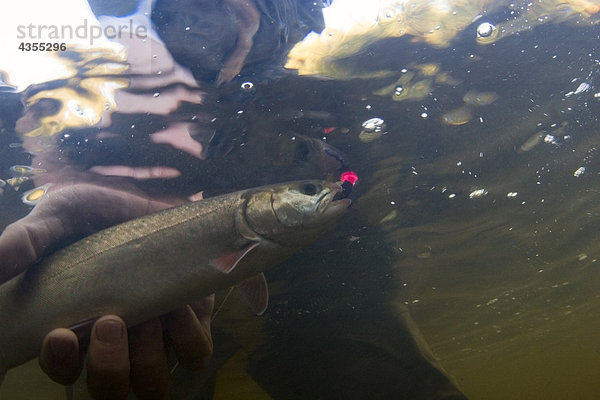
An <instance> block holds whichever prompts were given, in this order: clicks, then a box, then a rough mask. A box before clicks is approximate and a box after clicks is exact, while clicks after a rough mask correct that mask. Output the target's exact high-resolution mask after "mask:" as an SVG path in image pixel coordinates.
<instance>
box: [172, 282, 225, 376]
mask: <svg viewBox="0 0 600 400" xmlns="http://www.w3.org/2000/svg"><path fill="white" fill-rule="evenodd" d="M234 288H235V287H234V286H231V287H230V288H229V291H228V292H227V294H226V295H225V298H224V299H223V301H221V304H219V307H217V310H216V311H215V312H214V313H213V315H212V317H211V318H210V323H211V324H212V323H213V321H214V320H215V318H217V314H219V311H221V309H222V308H223V306H224V305H225V302H226V301H227V299H228V298H229V296H230V295H231V293H232V292H233V289H234ZM178 366H179V361H176V362H175V365H173V368H171V372H170V374H171V375H173V373H174V372H175V370H176V369H177V367H178Z"/></svg>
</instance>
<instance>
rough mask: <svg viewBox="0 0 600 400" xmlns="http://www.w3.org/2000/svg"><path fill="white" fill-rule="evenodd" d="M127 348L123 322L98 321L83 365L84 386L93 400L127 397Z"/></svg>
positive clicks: (115, 319)
mask: <svg viewBox="0 0 600 400" xmlns="http://www.w3.org/2000/svg"><path fill="white" fill-rule="evenodd" d="M129 370H130V368H129V348H128V344H127V331H126V328H125V323H124V322H123V320H122V319H121V318H119V317H117V316H114V315H107V316H104V317H101V318H100V319H99V320H98V321H97V322H96V323H95V324H94V327H93V328H92V335H91V337H90V347H89V350H88V362H87V386H88V391H89V392H90V395H91V396H92V397H93V398H94V399H96V400H104V399H106V400H120V399H126V398H127V394H128V393H129Z"/></svg>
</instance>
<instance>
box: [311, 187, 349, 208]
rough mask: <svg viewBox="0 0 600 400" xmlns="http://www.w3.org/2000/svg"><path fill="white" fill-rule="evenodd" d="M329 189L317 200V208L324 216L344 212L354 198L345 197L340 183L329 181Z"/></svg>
mask: <svg viewBox="0 0 600 400" xmlns="http://www.w3.org/2000/svg"><path fill="white" fill-rule="evenodd" d="M327 188H328V189H329V190H327V191H326V192H325V193H324V194H323V195H322V196H321V197H320V198H319V199H318V200H317V210H318V211H319V212H320V213H321V214H322V215H324V216H338V215H341V214H343V213H344V212H345V211H346V209H348V207H350V205H351V204H352V200H350V199H349V198H346V197H344V195H343V193H342V192H343V188H342V186H341V185H340V184H338V183H329V184H328V185H327Z"/></svg>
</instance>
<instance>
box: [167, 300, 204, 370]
mask: <svg viewBox="0 0 600 400" xmlns="http://www.w3.org/2000/svg"><path fill="white" fill-rule="evenodd" d="M213 303H214V297H212V296H210V297H208V298H206V299H205V300H203V301H201V302H200V303H197V304H194V308H195V309H197V310H198V315H197V314H196V312H195V311H194V308H192V306H190V305H186V306H185V307H183V308H180V309H178V310H175V311H173V312H171V313H170V314H168V316H167V318H166V320H165V326H166V328H167V333H168V335H169V338H170V341H171V345H172V346H173V349H174V350H175V354H176V355H177V359H178V361H179V363H180V364H181V366H182V367H184V368H186V369H189V370H200V369H202V368H204V367H205V365H206V362H207V361H208V359H209V357H210V356H211V355H212V351H213V342H212V337H211V334H210V312H211V311H212V305H213Z"/></svg>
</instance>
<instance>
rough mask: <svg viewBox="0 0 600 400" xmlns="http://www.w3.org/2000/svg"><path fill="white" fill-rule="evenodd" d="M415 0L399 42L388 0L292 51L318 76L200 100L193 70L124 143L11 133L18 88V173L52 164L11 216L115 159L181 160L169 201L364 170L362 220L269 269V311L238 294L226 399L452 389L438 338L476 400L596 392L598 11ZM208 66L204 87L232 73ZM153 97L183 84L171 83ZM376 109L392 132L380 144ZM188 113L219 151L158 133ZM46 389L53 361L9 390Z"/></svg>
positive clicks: (264, 74) (122, 128)
mask: <svg viewBox="0 0 600 400" xmlns="http://www.w3.org/2000/svg"><path fill="white" fill-rule="evenodd" d="M334 3H335V2H334ZM340 4H341V3H340ZM415 4H417V5H416V6H415V7H413V8H410V10H412V11H410V12H409V11H406V10H405V11H403V12H402V13H401V14H398V15H401V16H403V18H405V17H406V18H405V19H403V20H402V21H400V22H401V23H402V24H403V25H402V27H403V28H404V31H405V33H404V34H403V35H400V34H399V33H398V32H399V31H398V30H395V31H393V32H391V31H390V30H388V29H387V28H385V27H386V26H387V27H389V26H391V25H389V24H388V25H386V18H387V17H386V15H388V14H389V15H393V16H396V14H395V13H396V12H398V10H397V9H396V8H394V7H396V6H395V5H394V7H392V6H390V4H387V3H386V4H383V2H382V5H381V8H380V10H381V13H380V16H381V18H380V19H379V20H378V21H379V22H378V24H377V23H375V22H374V20H373V19H371V17H369V14H368V13H366V12H365V13H364V15H365V21H363V22H362V23H361V24H359V26H360V29H359V30H358V31H359V32H360V35H355V36H352V35H347V36H345V37H343V38H341V39H340V36H339V35H338V34H337V33H335V32H334V34H333V35H332V36H328V37H332V38H333V39H331V40H332V43H333V44H331V45H330V47H328V52H327V53H326V54H330V55H331V54H333V55H336V54H339V59H336V58H335V57H333V58H330V59H327V60H326V61H323V62H316V61H318V59H317V60H314V61H315V62H311V63H309V62H304V63H300V64H298V63H297V64H296V65H295V66H294V65H290V64H289V63H290V60H288V67H290V68H291V67H294V68H298V70H299V71H300V72H301V73H316V74H318V75H320V77H318V78H311V77H309V76H304V75H302V76H296V75H295V74H282V73H281V72H280V69H278V68H276V67H274V65H277V64H281V63H282V61H281V60H279V59H276V58H277V57H274V58H271V59H270V60H268V61H266V60H265V59H264V58H263V59H262V61H261V62H258V61H257V63H255V64H252V63H250V64H249V65H248V66H247V67H246V69H245V70H243V71H242V76H240V77H239V78H237V79H236V80H234V81H233V82H232V83H231V84H228V85H224V86H223V87H221V88H220V89H216V88H215V87H214V86H213V85H211V84H210V83H207V82H200V84H199V85H198V86H199V89H200V90H201V91H202V95H201V97H202V105H199V104H198V102H197V101H196V100H194V99H195V98H194V97H193V96H192V95H189V93H191V94H194V93H195V90H196V89H197V88H194V87H193V84H191V83H189V81H186V82H188V83H186V85H187V86H185V85H184V87H185V89H186V90H188V91H189V93H188V94H186V95H184V96H183V97H186V96H187V97H186V98H187V99H188V102H187V103H182V104H180V107H179V108H177V109H176V110H175V109H174V108H173V109H170V112H169V113H162V114H161V113H160V112H159V111H153V112H152V113H150V115H145V114H143V113H141V112H138V111H135V110H134V111H130V112H123V113H121V114H114V118H113V119H112V121H110V124H109V125H103V129H104V131H109V132H111V133H113V134H115V135H114V136H109V135H100V134H98V131H97V130H94V129H89V126H85V125H81V124H80V122H78V121H79V120H73V121H74V122H73V124H72V125H70V126H69V127H68V130H66V131H64V132H61V133H57V134H56V135H54V136H52V137H51V139H50V140H48V139H46V137H48V136H47V135H41V136H39V139H31V138H29V139H26V140H25V143H24V145H25V149H23V148H20V147H18V146H10V144H11V143H17V142H21V141H22V135H19V134H17V133H15V132H14V130H15V128H13V126H14V123H15V120H16V119H17V118H18V117H19V115H20V113H21V112H22V111H21V110H20V109H19V106H18V98H17V97H14V96H13V97H5V98H4V100H3V101H4V102H6V104H7V108H6V110H7V111H5V112H3V114H2V121H3V124H4V125H3V126H4V131H3V133H4V137H2V138H0V140H1V142H0V143H1V145H2V148H1V151H2V159H1V160H0V163H1V166H2V171H1V174H0V179H3V180H5V181H6V180H7V179H9V178H11V175H10V169H9V168H10V167H11V166H13V165H23V164H25V165H28V164H32V166H34V167H37V168H44V169H46V170H48V172H46V173H40V174H37V175H36V176H35V177H36V179H35V183H34V182H31V181H30V182H26V183H24V184H23V185H22V186H20V187H19V189H18V190H16V188H13V187H12V186H10V187H5V188H4V189H5V190H4V194H3V195H2V197H0V200H1V201H2V210H3V211H2V216H1V220H2V223H3V225H5V224H7V223H8V222H10V220H13V219H15V218H17V217H18V216H21V215H23V214H25V213H26V212H27V211H28V209H29V208H28V207H27V206H25V205H24V204H23V203H22V201H21V199H20V196H21V195H22V194H23V193H25V192H26V191H27V190H29V189H32V188H33V187H37V186H41V185H43V184H45V183H48V182H51V183H52V182H54V183H56V180H57V179H61V180H64V179H71V180H72V181H74V182H82V181H83V182H87V181H89V180H93V181H94V182H99V183H102V182H105V181H104V180H103V178H99V177H98V176H96V175H90V173H89V171H87V169H88V168H90V167H92V166H98V165H102V166H110V165H129V166H135V167H140V166H146V165H151V166H158V165H160V166H167V167H169V168H173V169H175V170H177V171H179V172H180V175H178V176H177V177H175V178H173V179H149V180H148V179H144V180H139V181H135V182H136V185H135V186H136V187H137V188H139V189H141V190H142V191H144V192H145V193H147V194H149V195H152V196H155V197H161V198H165V197H167V196H174V197H179V198H181V197H185V196H189V195H191V194H193V193H196V192H198V191H200V190H204V191H205V193H206V195H213V194H217V193H222V192H227V191H232V190H234V189H239V188H245V187H251V186H256V185H260V184H264V183H270V182H277V181H283V180H289V179H300V178H308V177H311V178H313V177H318V178H327V179H331V180H335V179H337V178H338V176H339V173H340V172H341V171H342V170H343V169H346V168H350V169H352V170H354V171H356V172H357V173H358V175H359V182H358V184H357V185H356V186H355V188H354V190H353V193H352V195H351V197H352V198H353V199H355V202H354V204H353V206H352V208H351V210H350V211H351V212H350V214H349V215H348V216H347V217H346V218H345V219H344V220H343V221H342V223H340V224H339V225H338V226H337V227H336V228H335V229H334V230H333V231H332V232H330V233H328V234H326V235H325V236H324V237H323V238H322V239H321V240H319V241H318V242H317V243H315V244H314V245H312V246H310V247H309V248H307V249H305V250H303V251H301V252H300V253H298V254H297V255H295V256H294V257H293V258H292V259H291V260H289V261H288V262H286V263H284V264H283V265H282V266H280V267H278V268H277V269H275V270H273V271H271V272H270V273H269V274H268V275H267V279H268V281H269V286H270V289H271V299H270V301H271V303H270V306H269V309H268V311H267V313H266V315H265V316H263V317H261V318H257V317H252V316H251V315H249V314H250V313H249V312H248V311H247V310H246V309H245V308H244V305H243V304H242V303H241V301H240V299H237V298H232V299H229V300H227V302H226V303H225V306H224V307H223V309H222V311H220V312H219V314H218V315H217V317H216V318H215V321H214V324H213V326H214V328H215V348H216V349H219V348H222V349H227V350H230V351H224V353H225V355H223V357H222V359H221V360H220V364H219V366H220V367H221V368H220V369H219V372H218V374H217V376H216V383H215V388H216V389H215V390H216V391H215V395H214V398H216V399H225V398H239V397H240V396H241V395H240V392H242V393H243V396H245V398H256V399H269V398H273V399H280V398H281V399H296V398H326V399H332V398H368V397H370V398H387V397H390V393H393V394H395V395H396V396H397V397H399V398H413V399H415V398H427V396H429V395H430V392H429V391H431V390H433V391H434V392H437V398H441V394H440V393H441V392H442V391H443V389H442V388H446V387H447V386H445V385H448V381H447V380H445V378H443V376H441V375H438V374H437V373H436V371H437V370H434V369H433V368H432V367H431V365H432V364H431V363H429V362H428V361H427V354H428V353H427V350H426V348H425V347H424V344H423V343H422V342H420V341H421V340H423V339H424V340H426V342H427V345H428V346H429V348H430V349H431V352H432V353H433V355H434V356H435V357H436V358H437V360H439V363H440V365H441V366H442V367H443V369H444V370H445V371H446V373H447V374H448V376H452V377H454V379H455V382H456V383H457V384H458V386H459V387H460V389H461V390H462V392H463V393H464V394H465V395H466V396H467V397H468V398H470V399H564V398H580V399H593V398H595V396H596V388H595V386H596V385H595V383H596V380H597V379H596V377H597V376H598V374H599V372H600V365H599V364H598V362H597V357H596V354H597V352H598V351H599V350H600V349H599V344H598V341H597V340H595V336H594V333H595V332H596V330H597V328H598V326H599V325H600V319H599V318H598V317H596V313H595V312H594V310H595V309H596V308H597V307H596V306H597V305H598V303H599V302H600V299H599V298H598V294H597V290H596V287H597V286H598V282H599V280H600V275H599V273H598V272H597V271H598V269H597V263H598V259H599V257H600V254H599V250H598V245H597V243H596V242H597V236H596V234H597V231H598V228H597V222H598V218H599V211H600V210H599V208H598V205H597V201H596V200H597V194H598V190H599V187H598V184H597V178H598V174H599V173H600V170H599V169H598V161H597V151H598V150H597V148H598V146H600V143H599V142H598V139H597V132H598V131H599V129H600V122H599V121H598V117H597V116H598V112H599V110H600V103H599V101H600V96H599V95H597V93H599V92H600V89H599V88H598V72H599V68H600V66H599V63H600V62H599V61H598V60H599V59H600V56H599V54H598V51H599V50H598V47H597V42H598V39H599V36H600V30H599V28H598V25H597V24H596V21H597V14H595V13H594V11H597V9H598V4H597V3H593V2H591V3H583V2H580V3H576V2H573V3H569V4H558V5H557V4H554V3H549V2H546V3H536V4H534V5H530V6H527V5H526V4H520V3H519V4H515V5H514V6H508V5H506V4H501V3H498V4H495V5H493V6H492V5H489V6H487V8H486V12H485V13H484V14H485V15H484V16H483V17H480V18H478V19H477V20H476V21H474V22H472V20H473V17H475V16H476V15H478V14H480V13H481V12H480V11H481V9H480V7H482V6H481V5H479V4H476V3H473V4H470V5H469V6H467V5H464V6H461V7H459V5H456V14H452V12H450V13H449V14H443V15H442V14H436V13H432V12H431V9H430V8H427V3H423V4H425V5H422V4H421V3H415ZM215 12H216V11H215ZM578 12H579V13H581V12H583V13H584V14H586V13H587V14H588V15H589V17H585V16H582V15H581V14H578ZM311 15H312V14H311ZM440 15H442V16H440ZM407 16H410V18H408V17H407ZM443 16H445V17H444V18H442V17H443ZM453 17H455V19H452V18H453ZM297 18H300V17H297ZM328 18H329V17H328ZM353 18H354V20H355V21H357V20H358V19H357V18H358V17H357V16H356V15H354V17H353ZM296 21H297V20H296ZM449 21H453V22H452V23H451V22H449ZM328 22H331V20H328ZM484 22H489V23H492V24H493V25H494V28H495V29H496V31H494V32H499V33H498V35H499V36H495V37H494V36H493V35H492V34H491V33H489V27H487V26H484V27H483V28H482V27H481V24H482V23H484ZM438 25H439V28H436V27H437V26H438ZM429 26H431V29H432V32H431V33H430V32H429V29H424V27H429ZM377 27H380V28H377ZM381 27H383V28H381ZM451 27H456V29H455V30H452V29H451ZM384 28H385V29H384ZM478 28H479V29H478ZM484 28H488V29H484ZM313 29H314V28H313ZM437 32H440V33H437ZM478 32H479V37H478ZM295 34H296V35H298V32H296V33H295ZM396 36H400V37H396ZM223 37H224V38H225V36H223ZM358 37H360V38H364V40H359V39H357V38H358ZM486 37H487V38H490V39H489V41H491V42H493V43H490V44H485V43H483V44H482V40H483V41H484V42H485V39H486ZM260 38H261V39H260V40H265V38H264V37H260ZM260 40H259V37H257V43H258V44H257V46H259V44H260V43H261V42H260ZM267 42H268V41H267ZM337 44H340V46H339V47H336V46H337ZM342 44H343V45H344V46H342ZM222 47H225V46H222ZM300 49H301V48H300ZM336 52H337V53H336ZM313 53H314V54H317V55H318V54H320V53H318V52H313ZM215 54H217V55H218V53H215ZM291 54H292V55H297V56H298V57H297V58H296V60H298V59H302V58H301V57H305V56H304V55H302V54H303V53H301V52H300V51H299V50H296V52H294V51H292V53H291ZM298 54H300V55H298ZM309 54H310V53H309ZM176 58H177V57H176ZM257 58H258V59H260V57H257ZM177 59H178V60H179V61H182V59H181V58H180V56H179V58H177ZM302 60H304V61H306V59H302ZM182 62H183V61H182ZM208 64H210V63H207V65H205V66H204V67H203V68H204V69H203V71H204V73H206V76H207V77H208V78H207V77H203V79H205V80H210V79H214V78H215V77H216V74H217V71H214V70H213V71H212V72H211V70H210V66H209V65H208ZM194 65H195V64H194ZM79 67H81V66H79ZM309 67H310V68H309ZM197 68H200V67H197ZM200 69H202V68H200ZM196 72H197V71H196ZM325 76H331V77H332V78H335V79H323V78H324V77H325ZM109 77H110V76H109ZM210 77H212V78H210ZM110 79H113V78H110ZM246 82H252V85H253V90H252V91H248V89H247V87H248V85H244V84H245V83H246ZM156 88H158V90H157V89H156ZM140 90H141V91H142V92H143V93H146V94H148V95H149V97H152V98H154V99H164V98H167V94H168V92H167V90H166V89H165V88H164V87H163V83H161V84H158V85H157V86H156V87H145V88H143V89H140ZM92 91H93V89H92ZM154 93H159V96H154ZM473 93H479V95H475V96H473ZM483 94H488V95H490V96H491V97H486V96H484V95H483ZM15 96H16V95H15ZM179 96H182V95H181V93H179ZM175 98H177V96H175ZM60 99H61V101H66V98H65V97H60ZM75 99H80V98H78V97H75ZM486 99H487V100H486ZM490 99H491V100H490ZM117 103H118V102H117ZM103 105H104V104H103ZM8 106H10V107H8ZM110 107H112V108H114V107H115V106H110ZM153 110H154V109H153ZM372 118H379V119H381V120H383V121H384V125H379V126H380V128H381V129H380V130H379V131H378V132H377V133H379V135H374V136H371V137H370V139H369V140H364V138H365V135H364V134H363V135H362V136H361V132H362V131H364V128H363V123H365V122H366V121H368V120H370V119H372ZM27 122H28V121H27V120H25V121H23V120H22V121H21V123H20V124H19V123H17V125H16V130H21V131H22V133H26V131H27V130H28V129H32V128H31V126H30V125H28V124H27ZM181 122H186V123H190V124H191V125H188V131H191V132H192V137H193V138H194V139H195V140H196V141H197V142H200V143H201V144H202V148H201V152H200V151H199V150H198V149H193V148H189V147H184V148H183V149H182V148H178V149H173V148H172V147H169V146H168V145H167V144H164V142H160V141H156V140H149V139H148V132H159V131H160V130H161V129H164V127H165V126H175V125H177V123H181ZM106 126H108V127H109V129H107V128H106ZM330 128H335V129H333V130H331V129H330ZM65 132H67V134H68V136H66V137H65ZM214 132H217V134H216V135H214V136H213V133H214ZM367 133H370V132H367ZM299 135H301V136H299ZM371 139H372V140H371ZM57 140H58V143H57V142H56V141H57ZM35 141H38V142H39V143H35V144H36V146H39V147H41V149H42V150H40V149H37V150H36V151H33V150H32V148H33V146H34V145H33V144H32V143H34V142H35ZM322 142H326V143H327V144H328V145H330V146H332V148H331V149H330V148H324V147H323V145H322ZM161 143H162V144H161ZM333 149H335V150H333ZM29 153H33V155H30V154H29ZM341 153H343V154H344V155H343V156H341V155H340V154H341ZM59 157H60V158H61V160H64V161H61V163H59V165H60V166H61V168H54V167H55V164H56V160H57V159H58V158H59ZM342 159H343V160H342ZM9 160H10V161H9ZM342 161H343V162H342ZM36 163H40V164H43V165H37V164H36ZM65 165H66V166H65ZM223 296H224V294H220V295H219V298H218V300H220V299H222V298H223ZM217 302H219V301H217ZM411 338H414V339H411ZM216 351H217V350H216ZM216 358H217V357H216ZM433 365H437V364H436V362H435V361H434V362H433ZM30 376H33V377H32V378H30ZM349 377H351V378H349ZM32 381H33V382H36V384H35V386H36V388H33V389H32V388H31V387H30V386H31V385H30V384H28V383H27V382H32ZM46 381H47V378H44V377H43V376H42V375H41V373H39V372H37V371H36V367H35V364H34V365H33V366H30V367H29V368H27V367H22V368H20V369H17V370H14V371H11V373H10V374H9V375H8V377H7V379H6V381H5V383H4V384H3V387H2V389H1V390H2V391H0V393H1V396H2V398H5V397H6V398H7V399H20V398H32V396H36V395H37V396H41V394H26V395H25V394H24V393H25V392H24V390H25V388H27V390H39V392H38V393H43V395H44V396H46V397H45V398H50V397H49V396H51V394H50V393H55V397H54V398H58V399H62V398H64V397H63V396H64V395H63V392H62V390H61V389H60V388H58V387H57V386H52V385H50V384H48V385H49V386H47V387H42V384H41V383H40V382H46ZM424 382H425V383H424ZM37 386H39V388H38V387H37ZM23 396H26V397H23ZM352 396H354V397H352ZM403 396H404V397H403Z"/></svg>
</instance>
